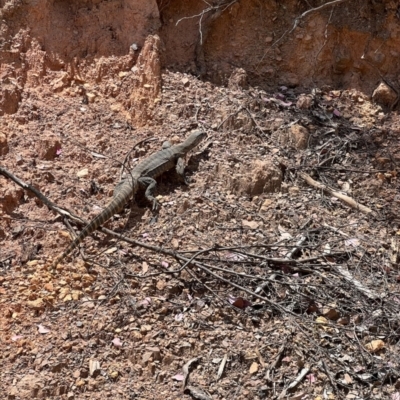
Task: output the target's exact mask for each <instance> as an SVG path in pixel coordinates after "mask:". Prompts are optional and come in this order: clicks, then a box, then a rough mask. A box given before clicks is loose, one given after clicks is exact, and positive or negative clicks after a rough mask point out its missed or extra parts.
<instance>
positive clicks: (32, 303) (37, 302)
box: [27, 298, 44, 310]
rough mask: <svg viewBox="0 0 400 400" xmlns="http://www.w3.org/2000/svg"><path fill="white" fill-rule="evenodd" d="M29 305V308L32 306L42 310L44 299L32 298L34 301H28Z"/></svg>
mask: <svg viewBox="0 0 400 400" xmlns="http://www.w3.org/2000/svg"><path fill="white" fill-rule="evenodd" d="M27 306H28V307H29V308H32V309H34V310H41V309H42V308H44V301H43V299H42V298H39V299H36V300H32V301H28V302H27Z"/></svg>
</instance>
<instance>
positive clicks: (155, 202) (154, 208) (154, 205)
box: [152, 199, 158, 211]
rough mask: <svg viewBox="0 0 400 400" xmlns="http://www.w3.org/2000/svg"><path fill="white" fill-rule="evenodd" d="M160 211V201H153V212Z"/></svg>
mask: <svg viewBox="0 0 400 400" xmlns="http://www.w3.org/2000/svg"><path fill="white" fill-rule="evenodd" d="M157 209H158V201H157V200H156V199H153V207H152V210H153V211H156V210H157Z"/></svg>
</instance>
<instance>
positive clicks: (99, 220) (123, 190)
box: [52, 184, 136, 268]
mask: <svg viewBox="0 0 400 400" xmlns="http://www.w3.org/2000/svg"><path fill="white" fill-rule="evenodd" d="M135 187H136V185H135ZM135 190H136V189H135ZM135 190H134V189H132V185H130V184H127V185H123V186H122V187H120V188H119V190H118V192H117V193H116V194H115V197H114V198H113V200H112V201H111V203H110V204H109V205H108V206H107V207H106V208H105V209H104V210H103V211H102V212H101V213H100V214H98V215H97V216H96V217H94V218H93V219H92V220H91V221H90V222H89V223H88V224H87V225H86V226H85V227H84V228H83V229H82V231H81V233H80V234H79V235H78V236H77V237H76V238H75V239H74V240H73V242H72V243H71V244H70V245H69V246H68V247H67V248H66V249H65V250H64V251H63V252H62V253H61V254H60V255H59V256H58V257H57V258H56V259H55V260H54V261H53V263H52V266H53V268H54V267H56V266H57V264H59V263H60V262H61V261H62V260H63V259H64V258H65V257H67V256H68V255H69V254H70V253H71V252H72V251H74V250H75V249H76V248H77V247H78V246H79V244H80V243H81V242H82V241H83V240H84V239H85V238H86V237H87V236H89V235H90V234H92V233H93V232H94V231H95V230H96V229H98V228H99V227H100V226H101V225H103V224H104V223H105V222H106V221H108V220H109V219H110V218H111V217H112V216H113V215H114V214H117V213H118V212H119V211H121V210H122V209H123V207H124V205H125V203H127V201H128V200H129V198H130V197H131V196H132V195H133V194H134V191H135Z"/></svg>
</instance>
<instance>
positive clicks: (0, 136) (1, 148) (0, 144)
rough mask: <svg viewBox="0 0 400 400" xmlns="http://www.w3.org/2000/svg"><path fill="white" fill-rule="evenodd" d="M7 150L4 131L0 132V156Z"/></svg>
mask: <svg viewBox="0 0 400 400" xmlns="http://www.w3.org/2000/svg"><path fill="white" fill-rule="evenodd" d="M8 150H9V148H8V142H7V136H6V135H5V134H4V133H0V156H5V155H6V154H7V153H8Z"/></svg>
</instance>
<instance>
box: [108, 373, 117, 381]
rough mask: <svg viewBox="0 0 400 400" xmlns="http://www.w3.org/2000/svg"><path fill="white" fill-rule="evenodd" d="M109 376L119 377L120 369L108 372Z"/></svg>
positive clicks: (112, 377)
mask: <svg viewBox="0 0 400 400" xmlns="http://www.w3.org/2000/svg"><path fill="white" fill-rule="evenodd" d="M108 376H109V377H110V378H111V379H116V378H118V371H110V372H109V373H108Z"/></svg>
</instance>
